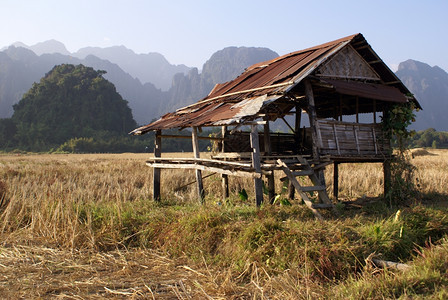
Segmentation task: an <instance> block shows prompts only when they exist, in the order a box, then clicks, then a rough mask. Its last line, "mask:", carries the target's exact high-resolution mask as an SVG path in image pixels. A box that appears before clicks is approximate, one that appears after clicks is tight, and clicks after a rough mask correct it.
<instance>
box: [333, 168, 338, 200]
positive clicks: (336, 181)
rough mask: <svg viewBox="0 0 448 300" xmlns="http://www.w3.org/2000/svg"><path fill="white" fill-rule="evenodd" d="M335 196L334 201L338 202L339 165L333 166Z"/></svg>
mask: <svg viewBox="0 0 448 300" xmlns="http://www.w3.org/2000/svg"><path fill="white" fill-rule="evenodd" d="M333 195H334V200H335V201H338V195H339V163H337V162H335V163H334V164H333Z"/></svg>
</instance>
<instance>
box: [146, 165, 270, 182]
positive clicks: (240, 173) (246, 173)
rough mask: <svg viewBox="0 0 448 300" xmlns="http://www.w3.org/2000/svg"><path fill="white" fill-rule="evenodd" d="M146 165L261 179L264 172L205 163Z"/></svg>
mask: <svg viewBox="0 0 448 300" xmlns="http://www.w3.org/2000/svg"><path fill="white" fill-rule="evenodd" d="M146 165H147V166H149V167H153V168H160V169H191V170H200V171H208V172H215V173H219V174H227V175H231V176H238V177H247V178H260V179H261V175H262V174H264V173H263V171H262V172H261V173H255V172H254V171H244V170H227V169H222V168H220V167H210V166H204V165H198V164H169V163H167V164H164V163H146ZM266 174H267V173H266Z"/></svg>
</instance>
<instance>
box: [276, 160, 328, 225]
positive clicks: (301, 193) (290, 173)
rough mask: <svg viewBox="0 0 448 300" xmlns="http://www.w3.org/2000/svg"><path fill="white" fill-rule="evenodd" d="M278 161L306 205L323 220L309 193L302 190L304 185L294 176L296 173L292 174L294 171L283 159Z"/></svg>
mask: <svg viewBox="0 0 448 300" xmlns="http://www.w3.org/2000/svg"><path fill="white" fill-rule="evenodd" d="M277 163H278V164H279V165H280V166H281V167H282V170H283V172H284V173H285V174H286V176H287V177H288V179H289V180H290V182H292V183H293V185H294V187H295V188H296V190H297V193H298V194H299V195H300V197H302V200H303V202H305V205H306V206H308V208H309V209H311V211H312V212H313V214H314V216H315V217H316V218H317V219H318V220H323V217H322V215H321V214H320V213H319V212H318V211H317V210H316V209H315V208H313V203H312V202H311V200H310V198H308V196H307V194H305V193H304V192H303V191H302V186H301V185H300V183H299V182H298V181H297V179H296V178H295V177H294V175H292V172H291V170H290V169H289V168H288V166H287V165H286V164H285V163H284V162H283V161H282V160H281V159H279V160H278V161H277Z"/></svg>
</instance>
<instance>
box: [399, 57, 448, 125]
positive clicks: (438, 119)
mask: <svg viewBox="0 0 448 300" xmlns="http://www.w3.org/2000/svg"><path fill="white" fill-rule="evenodd" d="M396 75H397V76H398V77H399V78H400V80H401V81H403V83H404V84H405V85H406V86H407V87H408V89H409V90H410V91H411V92H412V93H413V94H414V95H415V97H416V98H417V100H418V101H419V102H420V104H421V106H422V107H423V110H421V111H419V112H417V113H416V115H417V121H416V122H415V123H414V124H413V125H412V128H414V129H416V130H423V129H427V128H435V129H436V130H438V131H448V119H447V118H446V112H447V111H448V73H447V72H445V71H444V70H443V69H441V68H440V67H438V66H434V67H431V66H429V65H428V64H426V63H422V62H419V61H416V60H412V59H409V60H407V61H404V62H402V63H400V65H399V66H398V70H397V72H396Z"/></svg>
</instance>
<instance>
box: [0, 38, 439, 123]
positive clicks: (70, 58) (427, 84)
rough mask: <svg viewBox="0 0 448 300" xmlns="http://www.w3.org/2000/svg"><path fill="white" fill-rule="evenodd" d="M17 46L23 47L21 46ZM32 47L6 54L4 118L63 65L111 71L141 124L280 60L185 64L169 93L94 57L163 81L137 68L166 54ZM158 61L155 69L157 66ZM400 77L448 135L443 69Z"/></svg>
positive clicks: (253, 56) (251, 56)
mask: <svg viewBox="0 0 448 300" xmlns="http://www.w3.org/2000/svg"><path fill="white" fill-rule="evenodd" d="M16 45H18V46H20V45H21V44H20V43H16ZM37 45H39V47H40V49H46V50H45V51H48V52H50V51H53V52H54V51H56V52H58V51H60V52H64V49H65V46H63V44H62V43H59V42H57V41H47V42H44V43H40V44H37ZM35 46H36V45H35ZM44 46H45V47H44ZM51 46H53V47H54V49H53V48H51ZM32 47H34V46H32ZM32 47H27V48H28V49H26V48H24V47H9V48H6V49H4V50H3V51H1V52H0V118H6V117H10V116H11V115H12V112H13V110H12V105H13V104H14V103H17V102H18V101H19V100H20V99H21V97H22V95H23V94H24V93H25V92H26V91H27V90H28V89H29V88H30V87H31V86H32V84H33V82H38V81H39V80H40V78H41V77H43V76H44V75H45V74H46V73H47V72H48V71H49V70H51V69H52V68H53V67H54V66H55V65H57V64H62V63H70V64H84V65H86V66H89V67H93V68H95V69H101V70H105V71H106V72H107V73H106V74H105V75H104V77H105V78H106V79H108V80H110V81H111V82H112V83H113V84H114V85H115V86H116V88H117V91H118V92H119V93H120V94H121V95H122V97H123V98H124V99H125V100H127V101H128V102H129V106H130V107H131V109H132V112H133V115H134V118H135V120H136V121H137V122H138V123H139V124H147V123H148V122H150V121H151V120H152V119H154V118H158V117H159V116H161V115H163V114H165V113H167V112H169V111H173V110H174V109H176V108H179V107H182V106H185V105H188V104H191V103H193V102H195V101H198V100H200V99H202V98H204V97H205V96H206V95H207V94H208V93H209V92H210V90H211V89H212V88H213V87H214V85H215V84H216V83H222V82H226V81H229V80H232V79H233V78H235V77H236V76H238V75H239V74H241V73H242V72H243V70H244V69H245V68H247V67H248V66H250V65H252V64H254V63H258V62H260V61H265V60H270V59H273V58H275V57H277V56H278V54H277V53H275V52H274V51H272V50H270V49H267V48H255V47H227V48H224V49H222V50H219V51H217V52H216V53H214V54H213V55H212V56H211V57H210V59H209V60H207V61H206V62H205V63H204V65H203V67H202V73H199V70H198V69H197V68H188V67H185V66H183V65H181V66H183V67H185V68H184V69H183V70H184V71H185V72H184V71H182V72H178V73H176V74H174V75H173V76H172V77H171V78H170V86H169V89H168V90H167V91H163V90H161V89H160V88H157V87H156V85H154V84H153V83H145V82H144V81H142V80H139V79H138V78H137V76H134V75H133V74H130V73H129V72H126V71H125V70H124V69H125V67H123V66H122V65H120V64H118V63H113V62H111V61H109V60H107V59H104V58H101V57H98V56H97V55H93V54H88V53H89V52H95V53H96V54H98V55H102V56H104V57H107V56H109V57H111V58H112V57H114V56H116V55H118V56H120V55H121V57H122V60H124V61H126V57H133V58H132V59H133V60H134V61H133V62H132V63H129V65H128V68H134V69H135V70H137V71H139V72H140V73H141V74H149V75H144V76H146V78H150V77H151V76H156V77H157V74H160V69H158V67H154V68H144V67H140V68H137V67H136V66H137V65H140V66H144V61H146V63H148V64H149V62H148V61H150V60H151V59H154V61H159V62H160V66H164V65H165V66H166V65H167V64H168V65H169V62H168V61H167V60H166V59H165V58H164V57H163V56H162V55H161V54H158V53H150V54H145V55H138V54H135V53H134V52H133V51H132V50H129V49H127V48H126V47H124V46H116V47H109V48H94V47H89V48H83V49H80V50H79V51H78V52H77V54H76V55H78V56H79V57H75V56H74V55H63V54H61V53H53V54H48V53H46V54H41V55H40V56H38V55H36V54H35V53H34V52H33V51H38V50H36V49H37V48H36V47H34V50H33V51H31V50H30V49H29V48H32ZM58 49H59V50H58ZM41 51H43V50H41ZM129 59H130V58H129ZM130 60H131V59H130ZM154 61H153V64H155V63H154ZM396 74H397V76H398V77H399V78H400V79H401V80H402V81H403V82H404V84H405V85H406V86H407V87H408V88H409V90H410V91H411V92H412V93H414V94H415V96H416V97H417V99H418V101H419V102H420V104H421V105H422V107H423V110H422V111H420V112H418V113H417V121H416V123H414V124H413V125H412V128H414V129H417V130H423V129H427V128H430V127H432V128H436V129H437V130H443V131H448V120H447V119H446V117H445V113H444V112H445V111H448V74H447V73H446V72H445V71H444V70H442V69H441V68H439V67H437V66H435V67H431V66H429V65H427V64H425V63H422V62H418V61H415V60H407V61H405V62H402V63H401V64H400V65H399V68H398V71H397V72H396ZM141 76H143V75H141Z"/></svg>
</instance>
